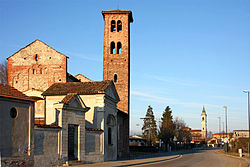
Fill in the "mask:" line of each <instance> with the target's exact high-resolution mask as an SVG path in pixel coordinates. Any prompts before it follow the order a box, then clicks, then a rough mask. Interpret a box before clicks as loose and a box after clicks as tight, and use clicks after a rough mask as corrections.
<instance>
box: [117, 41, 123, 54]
mask: <svg viewBox="0 0 250 167" xmlns="http://www.w3.org/2000/svg"><path fill="white" fill-rule="evenodd" d="M121 53H122V44H121V42H118V43H117V54H121Z"/></svg>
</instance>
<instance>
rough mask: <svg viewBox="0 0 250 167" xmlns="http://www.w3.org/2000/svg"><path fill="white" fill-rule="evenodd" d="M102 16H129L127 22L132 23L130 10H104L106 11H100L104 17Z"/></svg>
mask: <svg viewBox="0 0 250 167" xmlns="http://www.w3.org/2000/svg"><path fill="white" fill-rule="evenodd" d="M104 14H129V21H130V22H133V21H134V20H133V16H132V12H131V11H130V10H120V9H116V10H106V11H102V15H103V16H104Z"/></svg>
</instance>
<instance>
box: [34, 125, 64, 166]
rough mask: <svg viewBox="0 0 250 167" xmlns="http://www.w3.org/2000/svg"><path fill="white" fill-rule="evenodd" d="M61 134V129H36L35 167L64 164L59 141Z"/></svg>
mask: <svg viewBox="0 0 250 167" xmlns="http://www.w3.org/2000/svg"><path fill="white" fill-rule="evenodd" d="M60 132H61V129H59V128H38V127H37V128H35V143H34V162H35V163H34V166H35V167H51V166H56V165H59V164H62V162H63V161H62V159H61V158H60V155H59V150H60V149H59V140H58V139H59V135H60Z"/></svg>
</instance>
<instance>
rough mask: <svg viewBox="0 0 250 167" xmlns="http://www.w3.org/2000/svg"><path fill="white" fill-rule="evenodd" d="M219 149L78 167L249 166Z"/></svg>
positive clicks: (242, 160)
mask: <svg viewBox="0 0 250 167" xmlns="http://www.w3.org/2000/svg"><path fill="white" fill-rule="evenodd" d="M217 151H218V150H193V151H189V152H185V153H183V154H182V155H181V156H179V153H174V152H173V153H172V154H169V155H167V156H166V155H163V156H153V155H152V156H151V157H148V158H141V159H135V160H124V161H109V162H102V163H95V164H84V165H79V166H77V167H123V166H128V167H130V166H136V167H139V166H140V167H142V166H143V167H152V166H153V167H163V166H164V167H248V162H247V161H246V160H244V159H240V158H234V157H230V156H226V155H224V154H223V153H218V152H217Z"/></svg>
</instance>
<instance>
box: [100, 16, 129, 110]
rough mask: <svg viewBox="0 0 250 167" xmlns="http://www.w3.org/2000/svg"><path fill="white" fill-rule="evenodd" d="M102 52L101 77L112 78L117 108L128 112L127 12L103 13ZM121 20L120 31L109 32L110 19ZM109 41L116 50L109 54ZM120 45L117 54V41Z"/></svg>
mask: <svg viewBox="0 0 250 167" xmlns="http://www.w3.org/2000/svg"><path fill="white" fill-rule="evenodd" d="M104 20H105V26H104V52H103V55H104V57H103V79H104V80H114V75H115V74H116V75H117V82H114V83H115V86H116V89H117V92H118V95H119V97H120V102H119V103H118V109H120V110H122V111H124V112H126V113H128V112H129V89H130V86H129V85H130V43H129V35H130V33H129V30H130V29H129V28H130V26H129V24H130V22H129V14H105V15H104ZM112 20H115V21H116V23H117V21H118V20H120V21H121V22H122V32H111V21H112ZM111 42H114V43H115V47H116V52H115V54H111V49H110V45H111ZM118 42H120V43H121V45H122V51H121V54H117V43H118Z"/></svg>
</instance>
